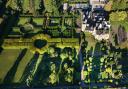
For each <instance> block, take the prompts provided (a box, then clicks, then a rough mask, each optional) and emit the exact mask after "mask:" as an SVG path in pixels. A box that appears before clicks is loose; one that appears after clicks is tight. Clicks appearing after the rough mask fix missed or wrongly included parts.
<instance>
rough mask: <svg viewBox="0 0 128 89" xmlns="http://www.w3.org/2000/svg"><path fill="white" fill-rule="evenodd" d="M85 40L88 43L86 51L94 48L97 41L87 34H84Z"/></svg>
mask: <svg viewBox="0 0 128 89" xmlns="http://www.w3.org/2000/svg"><path fill="white" fill-rule="evenodd" d="M85 40H86V41H87V42H88V45H87V49H86V50H87V51H88V50H90V49H91V47H93V48H95V45H96V43H97V40H95V38H94V37H93V35H92V34H91V33H89V32H85Z"/></svg>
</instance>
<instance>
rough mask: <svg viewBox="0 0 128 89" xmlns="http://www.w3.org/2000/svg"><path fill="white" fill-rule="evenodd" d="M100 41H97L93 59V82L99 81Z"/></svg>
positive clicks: (91, 76)
mask: <svg viewBox="0 0 128 89" xmlns="http://www.w3.org/2000/svg"><path fill="white" fill-rule="evenodd" d="M100 52H101V51H100V43H97V44H96V45H95V50H94V54H93V60H92V72H91V75H90V79H91V82H95V83H96V82H97V80H98V75H99V73H100V58H101V55H100Z"/></svg>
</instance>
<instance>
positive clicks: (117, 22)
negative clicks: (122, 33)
mask: <svg viewBox="0 0 128 89" xmlns="http://www.w3.org/2000/svg"><path fill="white" fill-rule="evenodd" d="M112 25H117V26H120V25H121V26H124V28H125V30H126V32H128V21H114V22H112Z"/></svg>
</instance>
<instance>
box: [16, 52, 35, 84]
mask: <svg viewBox="0 0 128 89" xmlns="http://www.w3.org/2000/svg"><path fill="white" fill-rule="evenodd" d="M32 57H33V54H32V53H31V52H30V51H29V50H27V52H26V54H25V56H24V57H23V59H22V60H21V61H20V63H19V65H18V68H17V71H16V74H15V77H14V82H20V78H21V77H22V74H23V72H24V70H25V68H26V66H27V64H28V62H29V61H30V60H31V58H32Z"/></svg>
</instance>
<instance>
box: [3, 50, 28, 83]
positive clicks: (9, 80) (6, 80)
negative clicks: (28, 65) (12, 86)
mask: <svg viewBox="0 0 128 89" xmlns="http://www.w3.org/2000/svg"><path fill="white" fill-rule="evenodd" d="M26 52H27V49H23V50H22V52H21V53H20V55H19V56H18V58H17V60H16V61H15V63H14V65H13V66H12V68H11V69H10V70H9V71H8V73H7V75H6V76H5V78H4V81H3V83H12V82H13V79H14V76H15V73H16V71H17V68H18V65H19V63H20V61H21V60H22V58H23V57H24V56H25V54H26Z"/></svg>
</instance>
